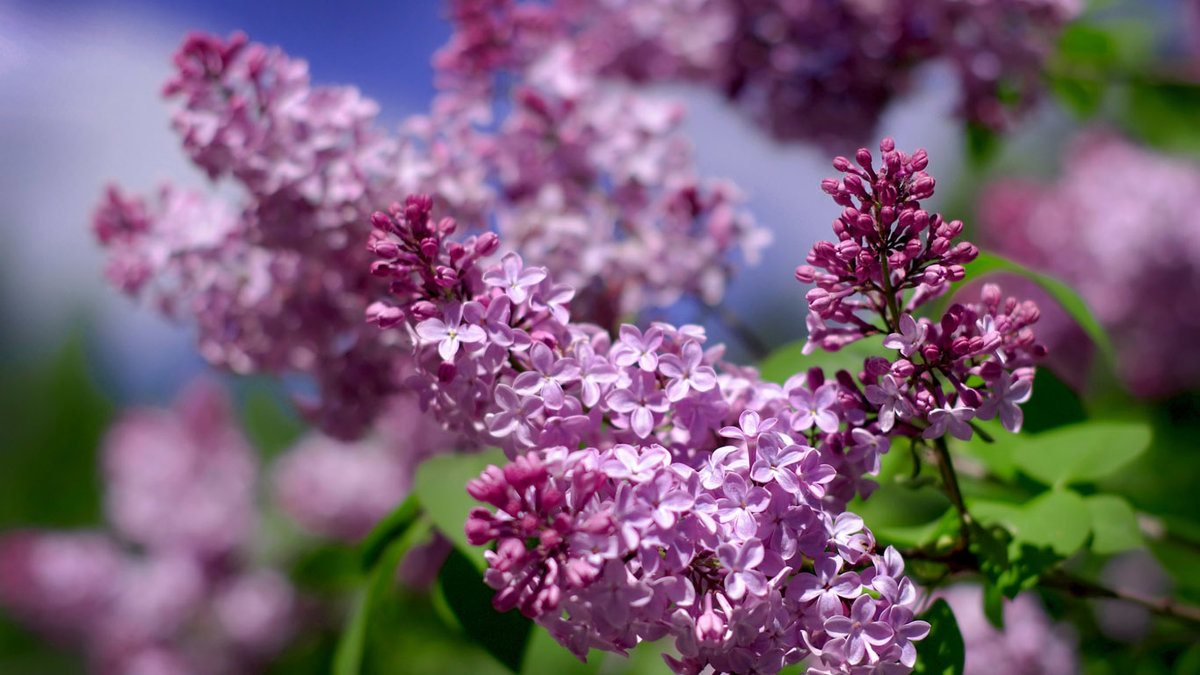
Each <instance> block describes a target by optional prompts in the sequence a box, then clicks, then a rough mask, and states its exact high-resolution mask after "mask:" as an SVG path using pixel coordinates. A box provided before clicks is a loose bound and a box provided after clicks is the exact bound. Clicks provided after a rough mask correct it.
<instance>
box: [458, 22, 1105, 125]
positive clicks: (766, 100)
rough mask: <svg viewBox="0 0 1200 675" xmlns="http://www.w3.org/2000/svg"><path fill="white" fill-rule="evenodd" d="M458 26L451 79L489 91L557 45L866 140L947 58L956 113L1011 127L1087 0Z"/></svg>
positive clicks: (583, 58) (623, 74)
mask: <svg viewBox="0 0 1200 675" xmlns="http://www.w3.org/2000/svg"><path fill="white" fill-rule="evenodd" d="M449 4H450V7H451V11H450V17H451V20H452V22H453V24H454V26H455V32H454V34H453V36H452V37H451V40H450V42H449V44H447V45H446V46H445V47H444V48H443V49H442V50H441V51H440V52H439V53H438V55H437V58H436V60H435V64H436V66H437V68H438V71H439V74H440V76H441V79H442V81H443V86H453V87H462V88H475V89H487V88H489V87H491V86H493V80H494V79H495V77H496V73H497V72H503V71H520V70H521V69H523V68H526V67H528V64H529V63H530V62H531V61H532V60H534V59H536V58H537V55H539V54H542V53H544V52H545V50H547V49H548V48H549V46H550V45H552V44H565V45H568V46H569V49H570V52H571V54H572V57H573V60H574V61H575V62H576V63H577V64H580V65H581V67H583V68H585V69H586V70H588V71H591V72H598V73H601V74H603V75H605V76H609V77H614V76H615V77H619V78H623V79H627V80H630V81H633V82H647V81H651V82H653V81H679V80H685V81H694V82H700V83H702V84H707V85H709V86H711V87H713V88H714V89H716V90H717V91H718V92H720V93H721V94H723V95H725V96H726V97H728V98H729V99H730V100H732V101H734V102H735V103H736V104H737V105H738V106H739V107H740V108H742V109H744V110H745V112H746V113H747V114H748V115H749V116H750V117H751V118H753V119H754V121H755V122H757V123H758V124H759V125H761V126H762V127H763V128H764V129H766V130H767V131H769V132H770V133H771V134H773V135H774V136H777V137H779V138H786V139H808V140H814V141H817V142H819V143H822V144H824V145H827V146H832V145H835V144H839V143H849V142H860V141H861V140H862V139H863V138H865V137H867V136H868V135H869V134H870V133H871V132H872V129H873V128H874V127H875V125H876V123H877V121H878V119H879V117H880V115H881V114H882V112H883V111H884V109H885V108H886V107H887V106H888V104H889V103H891V102H892V101H893V100H895V98H896V97H897V95H898V94H901V93H904V92H906V91H907V90H908V89H909V88H910V81H911V79H912V73H913V71H914V70H915V69H916V68H917V67H918V66H919V65H921V64H924V63H927V62H929V61H933V60H939V59H940V60H946V61H948V62H950V63H951V64H952V66H953V68H954V71H955V74H956V75H957V78H958V80H959V86H960V92H961V93H960V106H959V108H960V114H961V115H962V116H963V117H964V118H966V119H967V120H970V121H972V122H975V123H978V124H982V125H984V126H987V127H989V128H993V129H1004V128H1006V127H1007V126H1009V125H1011V123H1012V122H1013V121H1014V120H1015V119H1018V118H1019V117H1020V116H1021V114H1022V113H1024V112H1025V111H1027V110H1028V109H1029V108H1030V107H1031V106H1032V104H1033V103H1034V102H1036V101H1037V100H1038V98H1039V95H1040V93H1041V89H1042V84H1041V82H1040V78H1041V75H1040V68H1041V66H1042V64H1043V63H1044V62H1045V60H1046V59H1047V58H1048V57H1049V56H1050V54H1051V53H1052V51H1053V48H1054V45H1055V39H1056V37H1057V35H1058V33H1059V31H1060V29H1061V28H1062V27H1063V26H1064V25H1065V24H1066V23H1067V22H1068V21H1069V20H1070V19H1072V18H1073V17H1074V16H1075V15H1077V14H1078V13H1079V12H1080V11H1081V9H1082V3H1081V2H1079V1H1078V0H988V1H986V2H958V1H956V0H890V1H889V2H872V3H864V2H854V1H852V0H835V1H829V2H820V3H815V2H778V1H776V0H641V1H639V2H637V3H636V4H632V3H621V2H605V1H602V0H568V1H564V2H557V3H552V4H550V5H549V6H547V5H545V4H543V3H535V2H527V1H526V2H521V1H519V0H489V1H487V2H480V1H479V0H454V1H452V2H450V3H449Z"/></svg>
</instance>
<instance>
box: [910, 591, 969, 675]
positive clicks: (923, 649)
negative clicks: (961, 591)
mask: <svg viewBox="0 0 1200 675" xmlns="http://www.w3.org/2000/svg"><path fill="white" fill-rule="evenodd" d="M920 618H921V619H922V620H923V621H928V622H929V636H928V637H926V638H925V639H924V640H922V641H921V645H920V648H919V649H917V664H916V667H915V668H914V669H913V672H914V673H921V674H925V675H933V674H935V673H936V674H937V675H962V672H963V667H964V665H965V662H966V658H967V652H966V646H965V645H964V644H963V637H962V633H961V632H960V631H959V629H958V620H957V619H955V618H954V611H953V610H951V609H950V605H949V603H947V602H946V601H945V600H944V599H941V598H939V599H938V600H937V601H936V602H934V603H933V604H932V605H930V607H929V609H927V610H925V612H924V613H922V614H921V617H920Z"/></svg>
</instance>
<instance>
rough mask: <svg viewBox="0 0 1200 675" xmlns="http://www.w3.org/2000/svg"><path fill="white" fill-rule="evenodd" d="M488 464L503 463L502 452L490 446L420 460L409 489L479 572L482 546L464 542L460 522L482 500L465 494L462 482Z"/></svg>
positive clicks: (482, 563) (482, 565)
mask: <svg viewBox="0 0 1200 675" xmlns="http://www.w3.org/2000/svg"><path fill="white" fill-rule="evenodd" d="M490 464H495V465H497V466H503V465H504V464H505V457H504V453H503V452H501V451H500V450H496V449H493V450H487V451H485V452H481V453H478V454H473V455H464V454H458V455H439V456H437V457H432V458H430V459H428V460H426V461H425V462H423V463H422V464H421V466H420V467H418V468H417V475H416V478H415V479H414V481H413V492H414V494H416V496H417V501H418V502H420V504H421V509H422V510H424V512H425V513H426V514H427V515H428V517H429V519H430V520H432V521H433V524H434V526H436V527H437V529H438V530H440V531H441V532H442V534H444V535H446V537H447V538H448V539H450V541H452V542H454V546H455V548H457V549H458V550H459V551H462V553H463V554H464V555H466V556H467V557H468V558H469V559H470V560H471V562H472V563H473V564H474V565H475V567H476V568H477V569H478V570H479V571H480V572H482V571H483V570H485V569H487V561H486V560H485V559H484V557H483V549H482V548H481V547H479V546H471V545H470V544H468V543H467V535H466V532H465V531H464V530H463V526H464V525H465V524H466V522H467V514H468V513H470V511H471V509H473V508H475V507H478V506H482V504H480V503H479V502H477V501H475V500H474V499H473V498H472V497H471V495H469V494H467V489H466V484H467V481H468V480H471V479H472V478H478V477H479V474H480V473H481V472H482V471H483V470H484V469H486V468H487V467H488V465H490Z"/></svg>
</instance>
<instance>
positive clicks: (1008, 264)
mask: <svg viewBox="0 0 1200 675" xmlns="http://www.w3.org/2000/svg"><path fill="white" fill-rule="evenodd" d="M966 269H967V279H972V280H974V279H978V278H980V277H982V276H983V275H985V274H988V273H991V272H1008V273H1011V274H1017V275H1020V276H1022V277H1025V278H1026V279H1029V280H1030V281H1032V282H1034V283H1036V284H1037V285H1038V286H1041V287H1042V289H1043V290H1045V291H1046V292H1047V293H1049V294H1050V297H1052V298H1054V300H1055V301H1056V302H1058V304H1059V305H1061V306H1062V308H1063V310H1065V311H1066V312H1067V314H1069V315H1070V316H1071V318H1072V319H1074V320H1075V321H1076V322H1077V323H1078V324H1079V325H1080V326H1081V327H1082V328H1083V330H1084V331H1085V332H1086V333H1087V335H1088V337H1089V338H1091V340H1092V342H1093V343H1094V344H1095V345H1096V349H1097V350H1098V351H1099V352H1100V354H1101V355H1102V356H1103V357H1104V359H1105V361H1106V362H1107V363H1110V364H1111V363H1113V362H1114V361H1115V354H1116V351H1115V350H1114V349H1113V346H1112V342H1110V341H1109V339H1108V333H1107V331H1105V330H1104V327H1103V326H1101V325H1100V322H1099V321H1097V320H1096V317H1095V316H1093V314H1092V311H1091V310H1090V309H1089V308H1088V306H1087V303H1086V302H1084V300H1083V298H1081V297H1080V296H1079V294H1078V293H1076V292H1075V290H1074V289H1072V288H1071V287H1070V286H1068V285H1067V284H1065V283H1063V282H1061V281H1059V280H1058V279H1055V278H1054V277H1052V276H1049V275H1047V274H1042V273H1040V272H1035V271H1033V270H1031V269H1029V268H1027V267H1025V266H1024V265H1021V264H1020V263H1016V262H1013V261H1011V260H1008V259H1007V258H1002V257H1000V256H998V255H994V254H991V253H980V254H979V257H977V258H975V260H973V261H972V262H970V263H968V264H967V265H966ZM963 283H964V282H962V281H959V282H955V283H954V284H953V287H952V289H951V293H953V292H954V291H956V290H958V288H959V287H960V286H961V284H963Z"/></svg>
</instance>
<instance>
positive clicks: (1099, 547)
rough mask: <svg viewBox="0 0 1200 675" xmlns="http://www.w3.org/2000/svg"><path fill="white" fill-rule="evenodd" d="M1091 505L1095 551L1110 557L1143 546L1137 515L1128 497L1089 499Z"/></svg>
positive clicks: (1093, 497) (1089, 507)
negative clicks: (1127, 499)
mask: <svg viewBox="0 0 1200 675" xmlns="http://www.w3.org/2000/svg"><path fill="white" fill-rule="evenodd" d="M1087 506H1088V510H1089V511H1090V512H1091V515H1092V546H1091V549H1092V551H1094V552H1096V553H1099V554H1100V555H1108V554H1110V553H1119V552H1121V551H1127V550H1129V549H1131V548H1138V547H1139V546H1142V545H1143V543H1144V542H1143V541H1142V533H1141V531H1140V530H1139V529H1138V523H1137V514H1135V513H1134V512H1133V507H1132V506H1130V505H1129V502H1127V501H1125V499H1124V498H1122V497H1118V496H1117V495H1093V496H1091V497H1088V498H1087Z"/></svg>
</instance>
